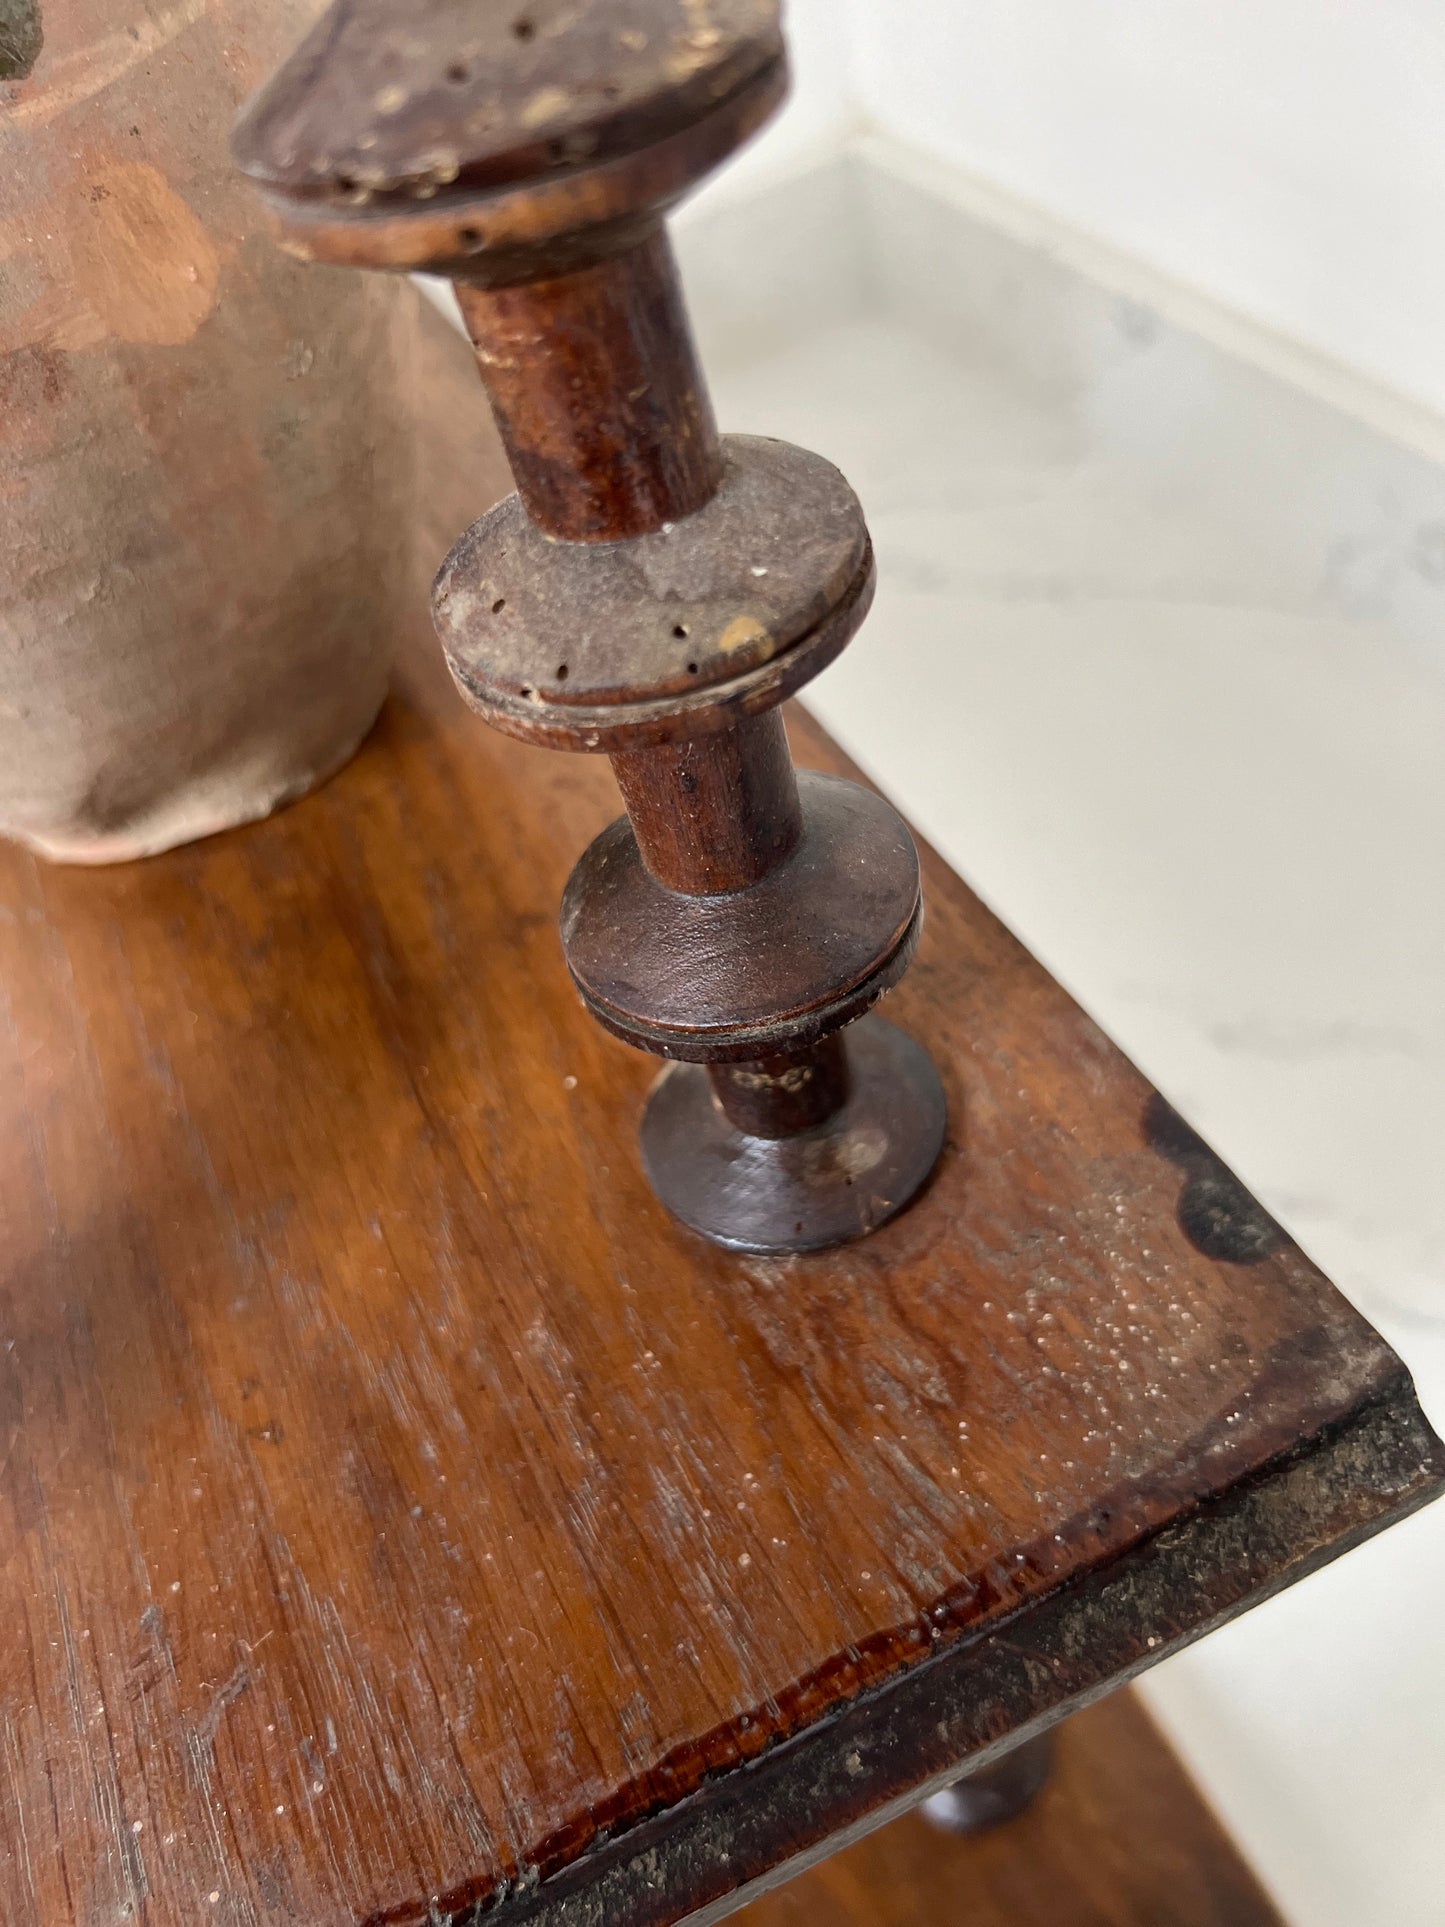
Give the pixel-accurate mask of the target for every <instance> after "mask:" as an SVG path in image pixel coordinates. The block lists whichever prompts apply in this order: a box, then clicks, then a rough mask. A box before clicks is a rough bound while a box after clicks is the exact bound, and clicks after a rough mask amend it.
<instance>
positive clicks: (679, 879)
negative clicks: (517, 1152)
mask: <svg viewBox="0 0 1445 1927" xmlns="http://www.w3.org/2000/svg"><path fill="white" fill-rule="evenodd" d="M785 86H786V69H785V63H784V55H783V46H782V40H781V34H780V30H779V25H778V10H777V6H776V4H775V0H584V4H580V5H579V4H577V0H569V4H567V5H562V4H561V3H560V0H545V3H544V4H538V5H534V6H528V7H524V8H520V9H518V10H516V11H512V10H505V9H496V8H491V7H489V8H486V9H479V8H477V7H476V6H474V5H466V4H462V0H450V3H449V4H442V5H437V6H433V7H431V8H430V9H429V10H428V11H427V13H426V14H425V15H424V16H423V17H422V18H420V19H418V18H417V17H416V16H415V15H414V14H413V13H412V12H411V11H409V10H403V9H399V8H398V7H397V6H396V4H395V0H389V4H385V5H383V4H381V3H380V0H351V3H350V4H347V5H345V6H338V7H337V8H335V9H334V10H333V12H332V13H331V14H330V15H328V16H327V18H326V19H325V20H323V22H322V23H321V25H320V26H319V27H318V28H317V29H316V31H315V33H314V34H313V36H312V38H311V39H310V40H309V41H308V42H307V43H306V44H305V45H304V46H303V47H302V48H301V49H300V51H299V52H298V54H297V55H296V56H295V58H294V59H293V60H292V61H291V62H289V63H288V64H287V65H286V66H285V67H283V68H282V70H281V71H280V72H279V73H278V74H277V75H276V76H275V78H274V79H273V80H272V81H271V82H270V84H269V85H268V86H267V87H266V88H265V89H264V90H263V91H262V93H261V94H259V95H258V96H257V97H256V99H255V100H254V101H253V102H252V103H251V105H250V107H249V108H248V109H247V112H246V114H245V115H244V116H243V118H242V121H241V123H240V125H239V126H238V129H237V132H236V137H235V146H236V152H237V157H238V160H239V162H240V164H241V166H242V167H243V168H244V169H245V170H246V172H247V173H248V174H250V175H251V177H252V178H253V179H254V180H255V181H256V182H257V183H258V184H259V185H260V186H261V188H262V189H263V191H264V192H265V193H266V194H267V196H268V198H269V199H270V201H271V203H272V205H273V206H274V207H275V208H276V209H277V210H278V212H279V213H280V214H281V217H282V220H283V223H284V227H285V232H286V239H287V244H288V245H289V246H290V247H292V248H293V249H294V250H295V251H297V252H299V253H301V254H303V255H305V256H307V257H309V258H313V259H316V260H320V261H328V262H333V263H349V264H353V265H358V266H364V267H382V268H390V269H425V270H428V271H430V272H433V273H441V274H445V275H448V276H450V278H451V279H452V281H453V283H454V284H455V287H456V290H457V295H458V300H459V303H460V306H461V311H462V314H463V317H464V319H465V321H466V325H467V328H468V330H469V332H470V334H471V338H472V341H473V344H474V346H475V348H476V353H477V361H478V366H479V368H480V370H481V374H482V377H483V380H484V381H485V383H486V386H487V390H488V393H489V395H490V397H491V401H492V406H493V410H494V413H495V416H496V419H497V423H498V426H499V428H500V431H501V434H502V437H503V440H504V442H505V445H506V448H507V452H508V455H509V458H510V461H511V465H512V471H513V474H514V477H515V479H516V483H517V493H516V495H514V496H510V497H508V498H507V500H506V501H504V502H502V503H500V504H499V505H498V506H497V507H496V508H495V509H493V510H492V511H491V512H490V513H489V514H488V515H486V516H484V517H483V518H482V520H481V521H480V522H478V523H477V524H475V525H474V526H473V527H472V528H471V529H469V530H468V531H467V533H466V534H465V535H464V536H463V537H462V538H461V540H460V541H459V542H458V543H457V545H456V547H455V548H454V549H453V551H452V553H451V555H450V556H449V557H448V558H447V560H446V562H445V564H444V565H443V567H442V570H441V572H440V574H439V576H438V578H437V584H436V589H435V594H434V614H435V620H436V626H437V631H438V634H439V636H440V638H441V641H442V644H443V646H444V648H445V650H446V653H447V657H448V661H449V663H450V666H451V669H452V673H453V675H454V676H455V678H456V680H457V683H458V684H459V686H460V688H461V690H462V692H463V694H464V695H465V696H466V698H467V700H468V701H469V702H470V703H471V704H472V706H473V707H474V708H475V709H477V710H478V711H480V713H481V714H482V715H484V716H485V717H486V718H487V720H488V721H489V722H491V723H493V724H494V725H495V726H496V727H498V728H500V729H503V730H506V731H508V732H509V733H511V734H512V735H515V736H519V737H521V738H523V739H524V740H526V741H528V742H533V743H538V744H543V745H547V746H550V747H553V748H560V749H572V750H590V751H600V752H603V753H605V754H607V755H609V756H610V757H611V759H612V765H613V768H614V770H615V772H616V776H617V781H618V785H619V787H620V789H621V792H622V797H623V801H624V802H625V804H626V806H627V816H626V818H624V819H620V820H619V821H618V822H617V823H614V824H613V825H612V826H611V827H610V828H609V829H607V830H606V831H604V832H603V834H602V835H601V836H600V837H598V838H597V839H596V841H595V842H594V843H593V844H592V846H591V848H590V849H588V850H587V851H586V852H585V853H584V855H583V856H582V858H581V860H580V862H579V863H578V865H577V867H576V869H575V870H574V872H573V874H572V877H571V879H570V881H569V883H568V885H567V889H566V892H565V895H564V899H563V906H562V937H563V946H564V950H565V953H566V958H567V964H568V967H569V969H570V971H571V973H572V977H573V979H574V981H575V983H576V984H577V987H578V989H579V990H580V992H581V994H582V997H583V999H584V1000H585V1002H586V1003H587V1005H588V1007H589V1009H590V1010H591V1011H592V1012H593V1014H594V1015H595V1016H596V1017H597V1018H598V1020H599V1021H600V1022H601V1023H603V1024H604V1025H605V1026H606V1027H607V1028H608V1029H609V1030H611V1031H612V1032H614V1033H615V1034H616V1035H617V1036H619V1037H622V1038H624V1039H625V1040H626V1041H627V1042H629V1043H632V1044H635V1045H637V1046H639V1047H640V1048H642V1049H644V1050H649V1051H653V1052H655V1053H657V1054H658V1055H661V1056H664V1057H668V1058H672V1059H674V1060H677V1061H676V1062H675V1063H674V1064H673V1065H672V1067H671V1068H670V1069H669V1070H667V1071H665V1072H664V1073H663V1075H662V1077H661V1078H660V1079H659V1081H658V1084H657V1085H656V1087H655V1088H654V1091H653V1095H652V1098H651V1099H650V1101H649V1104H648V1108H647V1112H646V1115H645V1117H644V1120H643V1125H642V1151H643V1158H644V1162H645V1164H646V1167H647V1171H648V1174H649V1177H650V1178H651V1181H652V1183H653V1186H654V1188H655V1189H656V1191H657V1192H658V1194H659V1196H660V1197H661V1198H662V1199H663V1201H664V1202H665V1203H666V1204H667V1205H668V1206H669V1207H670V1208H671V1209H672V1210H673V1211H674V1212H675V1213H676V1214H677V1216H679V1217H680V1218H682V1219H683V1220H684V1221H685V1222H686V1223H688V1224H690V1225H692V1226H693V1227H694V1228H695V1229H697V1230H699V1231H701V1232H703V1233H704V1234H706V1235H707V1236H709V1237H711V1238H714V1239H716V1240H717V1241H719V1242H721V1243H724V1244H728V1245H734V1246H738V1247H742V1248H746V1249H751V1250H763V1251H787V1250H808V1249H815V1248H818V1247H821V1246H826V1245H829V1244H834V1243H837V1242H839V1241H840V1240H842V1239H845V1238H851V1237H857V1236H859V1235H860V1234H862V1233H864V1232H866V1231H868V1230H870V1229H872V1228H873V1227H874V1226H875V1225H877V1224H879V1223H881V1222H882V1221H883V1220H884V1219H885V1218H887V1217H889V1216H891V1215H892V1214H893V1213H894V1212H895V1211H897V1210H898V1209H899V1208H900V1207H901V1206H902V1205H904V1204H905V1203H907V1201H908V1200H909V1199H910V1198H911V1197H912V1196H913V1195H914V1194H915V1193H916V1192H917V1190H918V1188H919V1187H920V1185H921V1184H922V1183H923V1181H924V1180H925V1178H926V1177H927V1176H928V1173H929V1171H930V1170H931V1168H932V1166H933V1164H934V1161H935V1159H936V1157H937V1154H938V1151H939V1149H940V1147H941V1144H942V1139H943V1132H944V1101H943V1094H942V1090H941V1087H940V1085H939V1082H938V1078H937V1075H936V1073H935V1072H934V1070H933V1067H932V1065H931V1063H930V1062H929V1060H928V1058H927V1056H926V1054H925V1053H924V1052H923V1051H922V1050H921V1049H920V1048H919V1046H918V1045H917V1044H915V1043H914V1042H912V1041H911V1040H910V1039H909V1038H907V1037H905V1036H904V1035H903V1034H902V1033H901V1032H899V1031H897V1030H895V1029H894V1028H893V1027H892V1026H891V1025H888V1024H885V1023H883V1022H882V1020H881V1019H879V1018H877V1017H871V1016H867V1015H866V1013H868V1012H869V1011H870V1009H871V1007H872V1005H873V1004H874V1003H875V1002H876V1001H877V999H878V998H879V997H880V996H881V995H882V994H883V993H884V992H885V991H886V990H888V989H889V988H890V987H891V986H892V985H893V984H894V983H895V982H896V981H897V980H898V978H899V977H900V976H901V975H902V974H903V972H904V970H905V969H906V968H907V966H908V964H909V962H910V960H911V958H912V955H913V951H914V949H915V947H916V944H917V940H918V932H919V928H920V923H921V917H922V906H921V899H920V895H919V879H918V863H917V856H916V852H915V850H914V848H913V843H912V840H911V838H910V836H909V834H908V831H907V829H906V828H905V826H904V824H903V823H902V821H901V819H900V818H899V817H898V815H897V814H896V812H895V811H894V810H892V809H891V808H890V807H889V805H888V804H887V803H885V802H883V801H882V800H881V799H880V798H878V797H876V796H874V795H872V794H871V793H870V792H867V791H865V790H862V789H860V788H858V787H857V786H855V785H852V784H848V783H844V782H841V781H839V780H838V779H836V778H829V777H822V776H818V775H813V774H810V773H807V772H804V773H802V774H801V775H799V773H798V772H795V770H794V768H793V765H792V760H791V757H790V755H789V752H788V746H787V739H786V735H785V732H784V729H783V724H782V720H781V717H780V715H779V712H778V705H779V703H781V702H782V701H783V699H784V698H785V697H786V696H788V695H790V694H791V693H792V692H793V691H794V690H796V689H798V688H799V687H801V685H802V684H803V683H805V682H807V681H808V680H809V679H810V678H811V677H812V676H814V675H816V674H817V673H818V672H819V670H821V669H822V668H824V667H826V665H827V664H828V663H829V662H830V661H831V660H832V659H833V658H834V657H835V656H836V655H837V654H838V653H839V651H840V650H841V649H842V648H843V647H844V646H845V645H846V644H847V642H848V641H849V639H850V638H851V636H852V635H853V633H854V631H855V630H856V629H857V627H858V625H859V623H860V622H861V621H862V619H863V616H864V615H865V614H866V612H867V608H868V605H869V602H870V600H871V597H872V591H873V556H872V548H871V545H870V543H869V540H868V533H867V528H866V526H865V523H864V520H863V516H862V512H861V509H860V508H859V505H858V502H857V499H856V497H855V496H854V495H853V492H852V490H851V489H850V488H849V487H848V485H847V483H846V482H845V481H844V479H843V477H842V476H841V475H840V474H839V473H838V471H837V470H836V469H834V468H833V467H832V466H831V464H829V463H827V462H825V461H823V460H822V459H821V458H820V457H818V456H815V455H810V454H807V453H806V452H804V451H802V450H799V449H796V448H792V447H789V446H788V445H787V444H784V443H781V442H775V441H768V440H763V439H760V438H757V437H750V436H729V437H721V438H720V437H719V435H718V432H717V428H716V425H715V423H714V420H713V413H712V407H711V403H710V401H709V399H708V396H707V392H706V389H705V387H704V385H703V380H702V375H701V372H700V369H699V367H698V362H697V357H696V354H695V351H694V348H693V344H692V336H691V331H690V329H689V326H688V321H687V316H686V312H685V309H684V306H683V300H682V293H681V289H680V286H679V283H678V277H677V272H676V267H675V264H674V261H673V256H672V250H671V246H670V243H669V241H668V238H667V233H666V229H665V226H664V220H663V217H664V215H665V214H666V212H667V210H668V209H669V208H670V207H671V206H672V205H673V204H674V203H675V202H676V201H677V200H678V199H679V198H680V196H681V195H682V194H683V193H684V192H685V191H686V190H687V189H689V188H690V187H691V186H692V185H694V183H695V182H696V181H697V180H698V179H700V178H701V177H702V176H703V175H704V174H706V173H707V172H708V171H709V170H710V169H711V168H712V167H714V166H715V165H716V164H717V163H718V162H719V161H720V160H722V159H723V158H724V157H725V156H726V155H727V154H728V153H730V152H731V151H732V150H733V149H734V148H735V147H736V146H737V145H738V144H739V143H740V142H741V141H742V140H744V139H746V138H747V136H748V135H749V134H751V133H752V132H753V131H754V129H755V128H756V127H757V126H758V125H759V124H760V123H761V122H762V121H763V120H764V119H765V118H766V117H767V115H768V114H769V113H771V111H772V110H773V108H774V107H775V106H776V105H777V103H778V102H779V100H780V99H781V98H782V95H783V93H784V91H785ZM860 1018H861V1019H863V1020H864V1021H863V1022H861V1023H860V1022H858V1021H857V1020H859V1019H860ZM845 1026H846V1027H848V1028H847V1029H846V1030H845Z"/></svg>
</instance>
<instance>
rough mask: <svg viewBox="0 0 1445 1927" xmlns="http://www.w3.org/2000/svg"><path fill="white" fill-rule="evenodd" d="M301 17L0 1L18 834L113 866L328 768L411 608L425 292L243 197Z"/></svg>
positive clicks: (381, 684)
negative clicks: (298, 240)
mask: <svg viewBox="0 0 1445 1927" xmlns="http://www.w3.org/2000/svg"><path fill="white" fill-rule="evenodd" d="M318 10H319V8H318V7H317V6H316V5H313V4H306V3H304V0H303V3H300V4H298V0H151V3H150V4H146V3H145V0H0V832H3V833H4V834H6V835H9V836H12V837H16V838H19V839H20V840H21V841H23V842H25V843H28V844H30V845H31V846H32V847H33V848H35V849H36V850H39V851H41V852H42V853H43V854H45V855H46V856H50V857H55V858H58V859H62V860H65V861H70V862H82V863H101V862H113V861H116V860H118V859H121V858H124V857H132V856H138V855H142V854H145V853H147V852H150V851H154V850H159V849H164V848H166V847H168V846H169V845H171V844H174V843H179V842H183V841H185V840H187V839H189V838H192V837H197V836H203V835H205V834H207V833H208V832H210V831H213V830H219V829H224V828H226V827H227V826H228V825H231V824H234V823H239V822H243V821H246V820H247V819H249V818H252V817H256V816H261V815H264V814H265V813H266V812H267V811H268V810H271V809H274V808H275V807H276V806H277V805H278V804H280V803H283V802H286V801H287V800H289V799H290V798H292V797H294V796H296V795H299V794H300V793H301V792H302V791H304V790H306V789H308V788H309V787H310V786H311V785H312V784H314V783H316V782H318V781H319V780H320V779H321V778H322V777H324V776H326V775H327V774H329V773H330V772H331V771H332V770H334V769H335V768H336V767H337V766H338V765H339V764H340V763H342V762H344V761H345V759H346V758H347V757H348V756H349V755H350V754H351V752H352V750H353V749H355V747H356V745H357V744H358V742H359V741H360V739H361V738H362V736H364V735H365V733H366V731H367V729H368V727H369V726H370V724H371V721H372V719H373V717H374V716H375V714H376V711H377V709H378V707H379V705H380V703H381V699H382V696H383V693H384V690H385V684H386V673H387V656H388V650H389V646H390V642H391V638H392V636H393V634H394V633H395V630H396V615H397V611H398V608H399V605H400V601H401V598H402V597H404V596H405V595H406V594H407V593H408V591H409V588H410V582H409V558H408V556H407V553H406V547H407V545H406V540H405V531H406V529H407V527H408V517H407V515H406V513H405V502H406V498H407V496H408V493H409V490H410V482H411V477H410V462H409V460H408V452H409V451H408V443H409V439H410V437H409V434H408V432H407V430H406V428H405V423H406V420H407V412H408V411H407V408H406V406H405V400H406V398H405V395H404V393H403V392H402V381H403V377H404V373H405V369H406V366H407V364H408V362H409V360H410V355H409V348H410V345H411V338H412V331H413V329H414V327H415V319H416V314H415V301H416V297H415V294H414V293H413V291H412V290H411V289H410V288H409V287H407V286H406V285H405V284H404V283H403V282H401V281H400V280H397V281H395V282H390V281H388V280H387V279H386V278H385V277H381V276H374V275H349V274H344V273H341V272H335V273H332V272H330V271H328V270H323V269H318V268H314V267H302V266H301V265H300V264H298V263H296V262H293V261H290V260H288V259H287V257H286V256H285V255H283V254H282V253H281V252H280V251H279V249H278V248H277V247H276V245H275V242H274V240H273V239H271V238H270V236H269V234H268V232H267V231H266V228H265V225H264V217H263V216H262V215H261V214H260V212H259V210H258V206H257V202H256V197H255V196H254V194H252V193H251V192H250V190H249V189H248V188H246V187H245V186H243V185H242V184H241V183H240V182H239V181H238V180H237V179H235V177H234V176H233V175H232V173H231V169H230V165H229V162H228V158H227V152H226V140H227V135H228V132H229V128H230V123H231V120H232V117H233V115H234V112H235V109H236V107H237V105H238V104H239V103H240V101H241V100H242V99H243V98H244V97H245V96H246V95H247V94H248V93H249V92H250V91H251V90H252V89H253V87H254V86H255V85H256V84H257V83H258V82H259V81H260V80H261V79H263V78H264V76H265V75H266V74H267V73H268V72H269V71H270V70H271V68H272V67H273V66H274V65H275V63H276V61H277V60H278V58H279V57H280V56H281V55H282V54H283V53H284V52H285V51H286V50H287V49H288V48H289V47H290V46H292V45H293V44H294V43H295V41H296V40H297V39H299V38H300V36H301V35H302V34H303V32H304V31H305V30H306V28H307V27H308V26H309V25H310V23H311V21H312V19H313V17H314V15H315V13H316V12H317V11H318Z"/></svg>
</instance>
